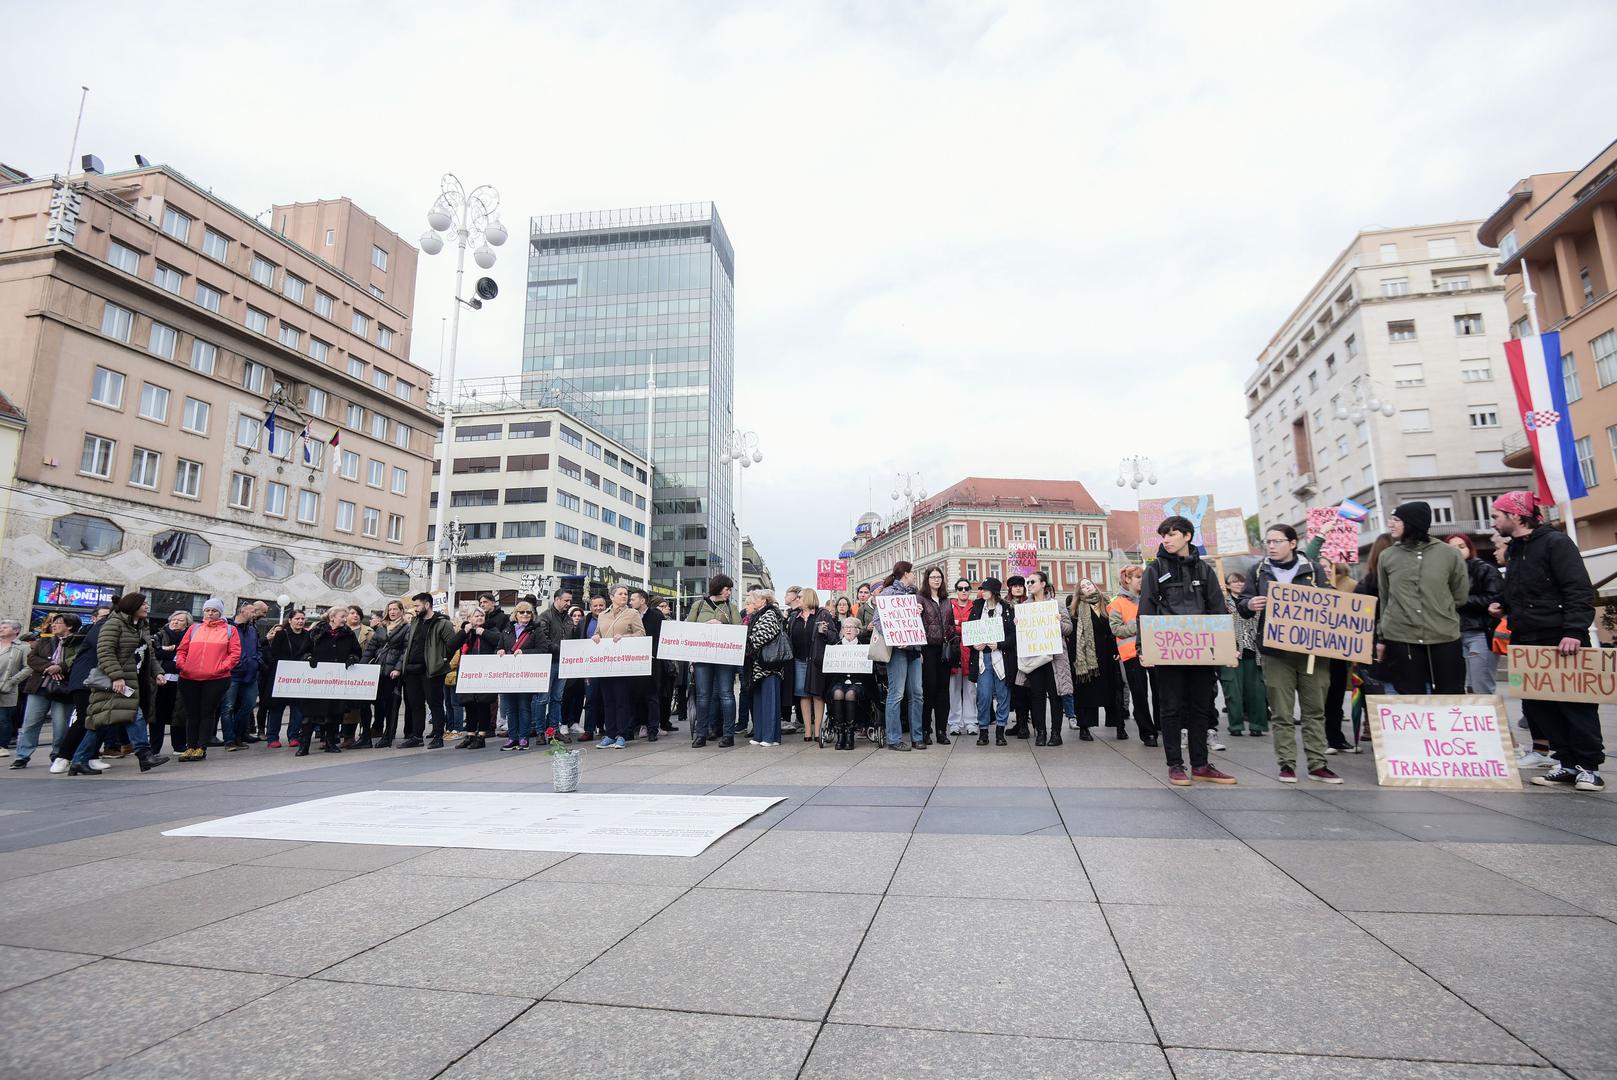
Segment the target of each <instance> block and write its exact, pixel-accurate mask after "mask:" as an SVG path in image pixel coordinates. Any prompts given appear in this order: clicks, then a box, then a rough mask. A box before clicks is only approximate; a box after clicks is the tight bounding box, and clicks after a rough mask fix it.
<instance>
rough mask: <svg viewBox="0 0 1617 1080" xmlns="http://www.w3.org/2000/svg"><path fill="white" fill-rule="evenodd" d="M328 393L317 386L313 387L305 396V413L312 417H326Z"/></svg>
mask: <svg viewBox="0 0 1617 1080" xmlns="http://www.w3.org/2000/svg"><path fill="white" fill-rule="evenodd" d="M326 400H327V398H326V392H325V391H324V390H321V389H320V388H319V387H317V386H311V387H309V389H308V392H307V393H306V394H305V395H304V399H303V411H304V412H306V413H308V414H309V415H310V416H319V417H322V418H324V417H325V415H326Z"/></svg>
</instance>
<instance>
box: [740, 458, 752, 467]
mask: <svg viewBox="0 0 1617 1080" xmlns="http://www.w3.org/2000/svg"><path fill="white" fill-rule="evenodd" d="M741 467H742V468H743V469H750V468H752V459H751V458H742V459H741Z"/></svg>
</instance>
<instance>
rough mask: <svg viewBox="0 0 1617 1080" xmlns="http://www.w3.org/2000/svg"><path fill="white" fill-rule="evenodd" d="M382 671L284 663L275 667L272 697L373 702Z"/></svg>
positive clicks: (361, 666) (366, 666) (370, 666)
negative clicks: (377, 681)
mask: <svg viewBox="0 0 1617 1080" xmlns="http://www.w3.org/2000/svg"><path fill="white" fill-rule="evenodd" d="M381 676H382V669H381V668H380V667H378V666H377V665H375V664H355V665H354V666H353V667H343V666H342V665H341V664H315V665H314V666H313V667H310V666H309V665H308V664H306V663H304V662H303V661H300V660H282V661H281V662H280V663H278V664H276V665H275V683H274V686H273V688H272V689H271V690H270V693H271V694H272V695H273V696H275V697H278V698H281V699H283V700H298V699H303V700H316V701H372V700H374V699H375V698H376V680H377V679H379V678H381Z"/></svg>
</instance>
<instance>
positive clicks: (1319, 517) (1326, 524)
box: [1308, 506, 1359, 563]
mask: <svg viewBox="0 0 1617 1080" xmlns="http://www.w3.org/2000/svg"><path fill="white" fill-rule="evenodd" d="M1320 535H1324V537H1325V544H1324V546H1323V547H1321V548H1320V551H1319V557H1320V558H1322V559H1324V560H1325V561H1327V562H1333V563H1356V562H1358V561H1359V525H1358V522H1355V521H1349V520H1348V519H1347V518H1345V517H1342V516H1341V514H1340V513H1339V512H1338V511H1337V508H1336V507H1334V506H1310V507H1309V508H1308V539H1310V540H1312V539H1314V537H1316V536H1320Z"/></svg>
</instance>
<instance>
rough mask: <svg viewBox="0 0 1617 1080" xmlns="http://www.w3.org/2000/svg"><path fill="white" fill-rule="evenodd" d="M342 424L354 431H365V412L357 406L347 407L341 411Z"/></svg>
mask: <svg viewBox="0 0 1617 1080" xmlns="http://www.w3.org/2000/svg"><path fill="white" fill-rule="evenodd" d="M343 422H344V423H345V424H347V425H348V426H349V427H350V428H352V429H354V430H355V431H363V430H365V410H364V409H362V408H360V407H359V406H358V405H349V406H348V408H347V409H345V410H344V411H343Z"/></svg>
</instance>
